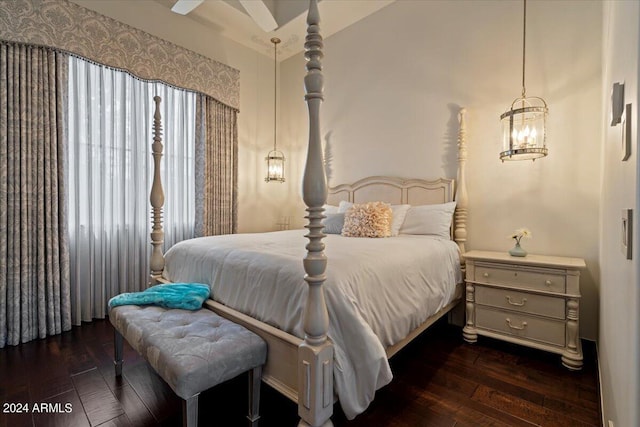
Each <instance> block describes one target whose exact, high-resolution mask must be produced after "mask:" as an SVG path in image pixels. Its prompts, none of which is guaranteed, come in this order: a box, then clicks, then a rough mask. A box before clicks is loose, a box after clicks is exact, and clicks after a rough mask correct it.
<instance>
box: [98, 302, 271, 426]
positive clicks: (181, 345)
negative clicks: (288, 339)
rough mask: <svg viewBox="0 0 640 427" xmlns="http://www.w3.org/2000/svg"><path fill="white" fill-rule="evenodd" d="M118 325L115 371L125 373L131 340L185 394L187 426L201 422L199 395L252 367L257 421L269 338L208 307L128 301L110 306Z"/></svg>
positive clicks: (253, 407) (251, 396)
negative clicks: (125, 346) (124, 351)
mask: <svg viewBox="0 0 640 427" xmlns="http://www.w3.org/2000/svg"><path fill="white" fill-rule="evenodd" d="M109 320H110V321H111V323H112V324H113V326H114V327H115V329H116V331H115V370H116V376H120V375H122V344H123V342H122V339H123V337H124V338H125V339H126V340H127V342H128V343H129V344H131V347H133V348H134V349H135V350H136V351H137V352H138V353H140V355H141V356H142V357H144V358H145V359H146V360H147V361H148V362H149V364H150V365H151V366H152V367H153V369H154V370H155V371H156V372H157V373H158V374H159V375H160V376H161V377H162V379H164V380H165V382H166V383H167V384H169V386H170V387H171V388H172V389H173V391H174V392H175V393H176V394H177V395H178V396H180V397H181V398H182V399H183V402H182V408H183V412H182V419H183V425H185V426H189V427H195V426H197V425H198V395H199V394H200V392H202V391H205V390H207V389H209V388H211V387H213V386H215V385H217V384H220V383H222V382H224V381H226V380H229V379H231V378H233V377H236V376H237V375H239V374H241V373H243V372H246V371H249V416H248V418H249V420H250V422H251V425H252V426H257V423H258V418H259V415H258V414H259V411H258V410H259V403H260V379H261V374H262V365H263V364H264V362H265V360H266V357H267V345H266V343H265V342H264V341H263V340H262V339H261V338H260V337H259V336H257V335H256V334H254V333H253V332H251V331H249V330H247V329H245V328H244V327H242V326H240V325H238V324H236V323H233V322H231V321H229V320H227V319H224V318H223V317H220V316H218V315H217V314H215V313H214V312H212V311H210V310H207V309H200V310H198V311H189V310H180V309H167V308H162V307H157V306H137V305H123V306H118V307H113V308H111V310H110V311H109Z"/></svg>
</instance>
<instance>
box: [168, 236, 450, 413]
mask: <svg viewBox="0 0 640 427" xmlns="http://www.w3.org/2000/svg"><path fill="white" fill-rule="evenodd" d="M305 233H306V230H290V231H279V232H271V233H260V234H235V235H224V236H214V237H203V238H197V239H191V240H187V241H183V242H180V243H178V244H177V245H175V246H174V247H172V248H171V249H170V250H169V251H168V252H167V254H166V256H165V258H166V266H165V270H164V276H165V278H167V279H168V280H171V281H173V282H201V283H208V284H210V285H211V289H212V297H213V299H215V300H216V301H219V302H221V303H223V304H226V305H227V306H229V307H232V308H234V309H236V310H239V311H241V312H243V313H246V314H248V315H250V316H252V317H254V318H256V319H259V320H261V321H263V322H265V323H268V324H270V325H273V326H276V327H278V328H279V329H282V330H284V331H286V332H288V333H290V334H292V335H295V336H297V337H300V338H302V337H304V330H303V324H302V323H303V322H302V312H303V307H304V305H305V301H306V297H307V292H308V289H307V284H306V282H305V281H304V279H303V277H304V269H303V266H302V259H303V257H304V256H305V254H306V250H305V244H306V243H307V242H308V240H307V239H306V238H305V237H304V235H305ZM324 242H325V243H326V249H325V253H326V254H327V258H328V265H327V281H326V282H325V284H326V286H325V297H326V301H327V307H328V311H329V319H330V322H329V337H330V338H331V340H332V341H333V343H334V344H335V367H334V379H335V386H336V391H337V394H338V397H339V399H340V403H341V405H342V408H343V410H344V413H345V415H346V416H347V417H348V418H349V419H352V418H353V417H355V416H356V415H358V414H359V413H361V412H363V411H364V410H365V409H366V408H367V406H368V405H369V403H370V402H371V401H372V400H373V397H374V395H375V391H376V390H377V389H378V388H380V387H382V386H384V385H385V384H387V383H389V381H391V378H392V374H391V370H390V367H389V363H388V360H387V357H386V353H385V347H388V346H390V345H393V344H395V343H397V342H398V341H400V340H402V339H403V338H404V337H405V336H407V335H408V334H409V332H410V331H412V330H413V329H415V328H416V327H417V326H418V325H420V324H421V323H422V322H424V321H425V320H426V319H427V318H428V317H429V316H431V315H432V314H434V313H436V312H437V311H438V310H440V309H441V308H442V307H444V306H445V305H447V304H448V303H449V302H451V301H452V300H453V298H454V293H455V287H456V286H455V285H456V283H458V282H460V281H461V272H460V262H459V253H458V247H457V245H456V244H455V242H453V241H451V240H447V239H442V238H438V237H432V236H417V235H400V236H397V237H391V238H381V239H369V238H354V237H342V236H340V235H328V236H327V237H326V238H325V239H324Z"/></svg>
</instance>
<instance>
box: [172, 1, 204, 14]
mask: <svg viewBox="0 0 640 427" xmlns="http://www.w3.org/2000/svg"><path fill="white" fill-rule="evenodd" d="M203 1H204V0H178V1H177V2H176V4H174V5H173V7H172V8H171V11H172V12H175V13H179V14H180V15H186V14H187V13H189V12H191V11H192V10H193V9H195V8H196V7H198V6H200V4H201V3H202V2H203Z"/></svg>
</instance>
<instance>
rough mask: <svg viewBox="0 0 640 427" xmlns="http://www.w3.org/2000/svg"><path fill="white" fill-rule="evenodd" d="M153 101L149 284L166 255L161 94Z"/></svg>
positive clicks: (154, 281)
mask: <svg viewBox="0 0 640 427" xmlns="http://www.w3.org/2000/svg"><path fill="white" fill-rule="evenodd" d="M153 101H154V102H155V104H156V109H155V113H154V114H153V144H152V145H151V150H152V152H153V184H152V185H151V195H150V196H149V201H150V202H151V218H152V227H151V245H152V246H153V249H152V251H151V260H150V261H149V269H150V270H151V274H150V281H149V284H151V285H153V284H155V283H157V278H158V277H159V276H161V275H162V270H164V255H163V254H162V244H163V243H164V230H163V228H162V206H163V205H164V190H163V189H162V181H161V179H160V159H161V158H162V149H163V147H162V122H161V117H160V101H161V98H160V97H159V96H154V97H153Z"/></svg>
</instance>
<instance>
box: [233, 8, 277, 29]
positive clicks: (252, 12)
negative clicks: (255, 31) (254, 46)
mask: <svg viewBox="0 0 640 427" xmlns="http://www.w3.org/2000/svg"><path fill="white" fill-rule="evenodd" d="M239 1H240V4H241V5H242V7H244V10H246V11H247V13H248V14H249V16H250V17H251V18H252V19H253V21H254V22H255V23H256V24H258V27H260V28H261V29H262V31H264V32H265V33H268V32H269V31H273V30H275V29H276V28H278V23H277V22H276V19H275V18H274V17H273V15H272V14H271V11H270V10H269V8H268V7H267V5H265V4H264V2H263V1H262V0H239Z"/></svg>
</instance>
